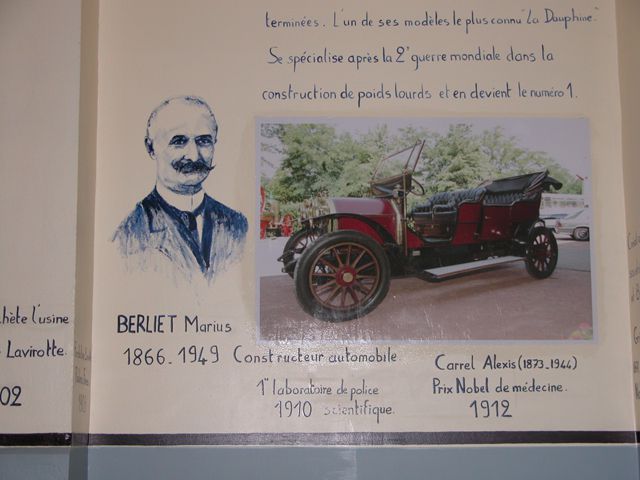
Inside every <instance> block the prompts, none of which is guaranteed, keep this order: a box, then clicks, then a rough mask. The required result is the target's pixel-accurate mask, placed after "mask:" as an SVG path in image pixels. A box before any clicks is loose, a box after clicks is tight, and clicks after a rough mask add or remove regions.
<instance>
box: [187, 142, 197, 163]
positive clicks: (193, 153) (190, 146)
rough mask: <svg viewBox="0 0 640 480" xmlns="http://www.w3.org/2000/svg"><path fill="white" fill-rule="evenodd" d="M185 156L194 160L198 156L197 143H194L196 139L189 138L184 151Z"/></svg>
mask: <svg viewBox="0 0 640 480" xmlns="http://www.w3.org/2000/svg"><path fill="white" fill-rule="evenodd" d="M184 156H185V158H187V159H189V160H191V161H194V162H195V161H196V160H198V158H199V157H200V149H199V148H198V145H196V141H195V140H194V139H191V140H189V142H188V143H187V146H186V148H185V152H184Z"/></svg>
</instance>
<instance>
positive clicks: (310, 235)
mask: <svg viewBox="0 0 640 480" xmlns="http://www.w3.org/2000/svg"><path fill="white" fill-rule="evenodd" d="M321 234H322V229H321V228H320V227H304V228H302V229H300V230H298V231H297V232H295V233H294V234H293V235H291V237H289V240H287V243H286V244H285V246H284V249H283V250H282V256H281V257H280V261H281V262H282V264H283V265H284V267H283V269H282V270H283V271H284V272H286V273H287V274H288V275H289V276H290V277H291V278H293V272H294V271H295V268H296V263H297V261H298V259H299V258H300V255H302V252H304V250H305V249H306V248H307V247H308V246H309V245H310V244H311V243H313V242H315V241H316V240H317V238H318V237H319V236H320V235H321Z"/></svg>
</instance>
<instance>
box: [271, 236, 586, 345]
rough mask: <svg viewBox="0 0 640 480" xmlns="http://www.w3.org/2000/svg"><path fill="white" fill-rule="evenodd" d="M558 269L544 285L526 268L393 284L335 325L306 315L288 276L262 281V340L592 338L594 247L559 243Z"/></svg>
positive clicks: (507, 267) (511, 266)
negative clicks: (359, 313) (378, 300)
mask: <svg viewBox="0 0 640 480" xmlns="http://www.w3.org/2000/svg"><path fill="white" fill-rule="evenodd" d="M558 243H559V247H560V252H559V262H558V267H557V269H556V271H555V272H554V274H553V275H552V276H551V277H550V278H548V279H545V280H536V279H533V278H532V277H530V276H529V275H528V274H527V273H526V270H525V267H524V264H523V263H519V262H518V263H515V264H509V265H505V266H502V267H498V268H495V269H493V270H490V271H485V272H481V273H475V274H471V275H467V276H464V277H459V278H456V279H452V280H447V281H445V282H441V283H428V282H425V281H423V280H419V279H416V278H399V279H394V280H392V281H391V288H390V290H389V294H388V296H387V298H386V299H385V300H384V301H383V302H382V304H381V305H380V306H379V307H378V308H377V309H376V310H374V311H373V312H371V313H370V314H369V315H367V316H366V317H363V318H361V319H357V320H352V321H349V322H342V323H329V322H324V321H320V320H316V319H315V318H313V317H311V316H309V315H307V314H305V313H304V312H303V311H302V310H301V308H300V306H299V305H298V303H297V301H296V297H295V289H294V285H293V280H292V279H291V278H289V277H288V276H286V275H277V276H264V277H262V278H261V281H260V298H261V301H260V334H261V338H262V340H273V341H299V340H304V341H429V340H431V341H432V340H561V339H569V338H579V339H585V338H590V336H591V330H592V316H591V274H590V268H589V265H590V263H589V242H576V241H572V240H562V239H560V240H559V242H558Z"/></svg>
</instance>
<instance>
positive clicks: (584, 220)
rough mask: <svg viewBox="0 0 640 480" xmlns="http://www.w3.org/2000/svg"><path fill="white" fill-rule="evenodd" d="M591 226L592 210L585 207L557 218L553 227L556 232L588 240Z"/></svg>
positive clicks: (575, 238) (576, 238)
mask: <svg viewBox="0 0 640 480" xmlns="http://www.w3.org/2000/svg"><path fill="white" fill-rule="evenodd" d="M545 223H546V222H545ZM590 227H591V212H590V211H589V209H588V208H583V209H582V210H579V211H577V212H576V213H572V214H571V215H567V216H566V217H564V218H560V219H556V221H555V225H554V226H553V229H554V230H555V231H556V233H559V234H566V235H571V238H573V239H574V240H580V241H587V240H589V230H590Z"/></svg>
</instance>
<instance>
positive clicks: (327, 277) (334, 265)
mask: <svg viewBox="0 0 640 480" xmlns="http://www.w3.org/2000/svg"><path fill="white" fill-rule="evenodd" d="M390 271H391V268H390V266H389V259H388V257H387V254H386V253H385V251H384V250H383V249H382V247H381V246H380V245H379V244H378V243H377V242H376V241H375V240H373V239H371V238H370V237H368V236H366V235H363V234H362V233H360V232H357V231H353V230H344V231H340V232H332V233H328V234H325V235H323V236H322V237H321V238H319V239H318V240H317V241H316V242H314V243H313V244H311V245H310V246H309V247H307V249H306V250H305V251H304V253H303V254H302V256H301V257H300V259H299V260H298V262H297V264H296V270H295V275H294V278H295V284H296V295H297V297H298V303H300V305H301V306H302V309H303V310H304V311H305V312H307V313H308V314H310V315H313V316H314V317H316V318H318V319H321V320H328V321H331V322H342V321H345V320H353V319H354V318H359V317H363V316H365V315H366V314H367V313H369V312H371V311H372V310H373V309H374V308H376V307H377V306H378V304H380V302H381V301H382V300H383V299H384V298H385V297H386V295H387V292H388V291H389V282H390V276H391V273H390Z"/></svg>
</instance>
